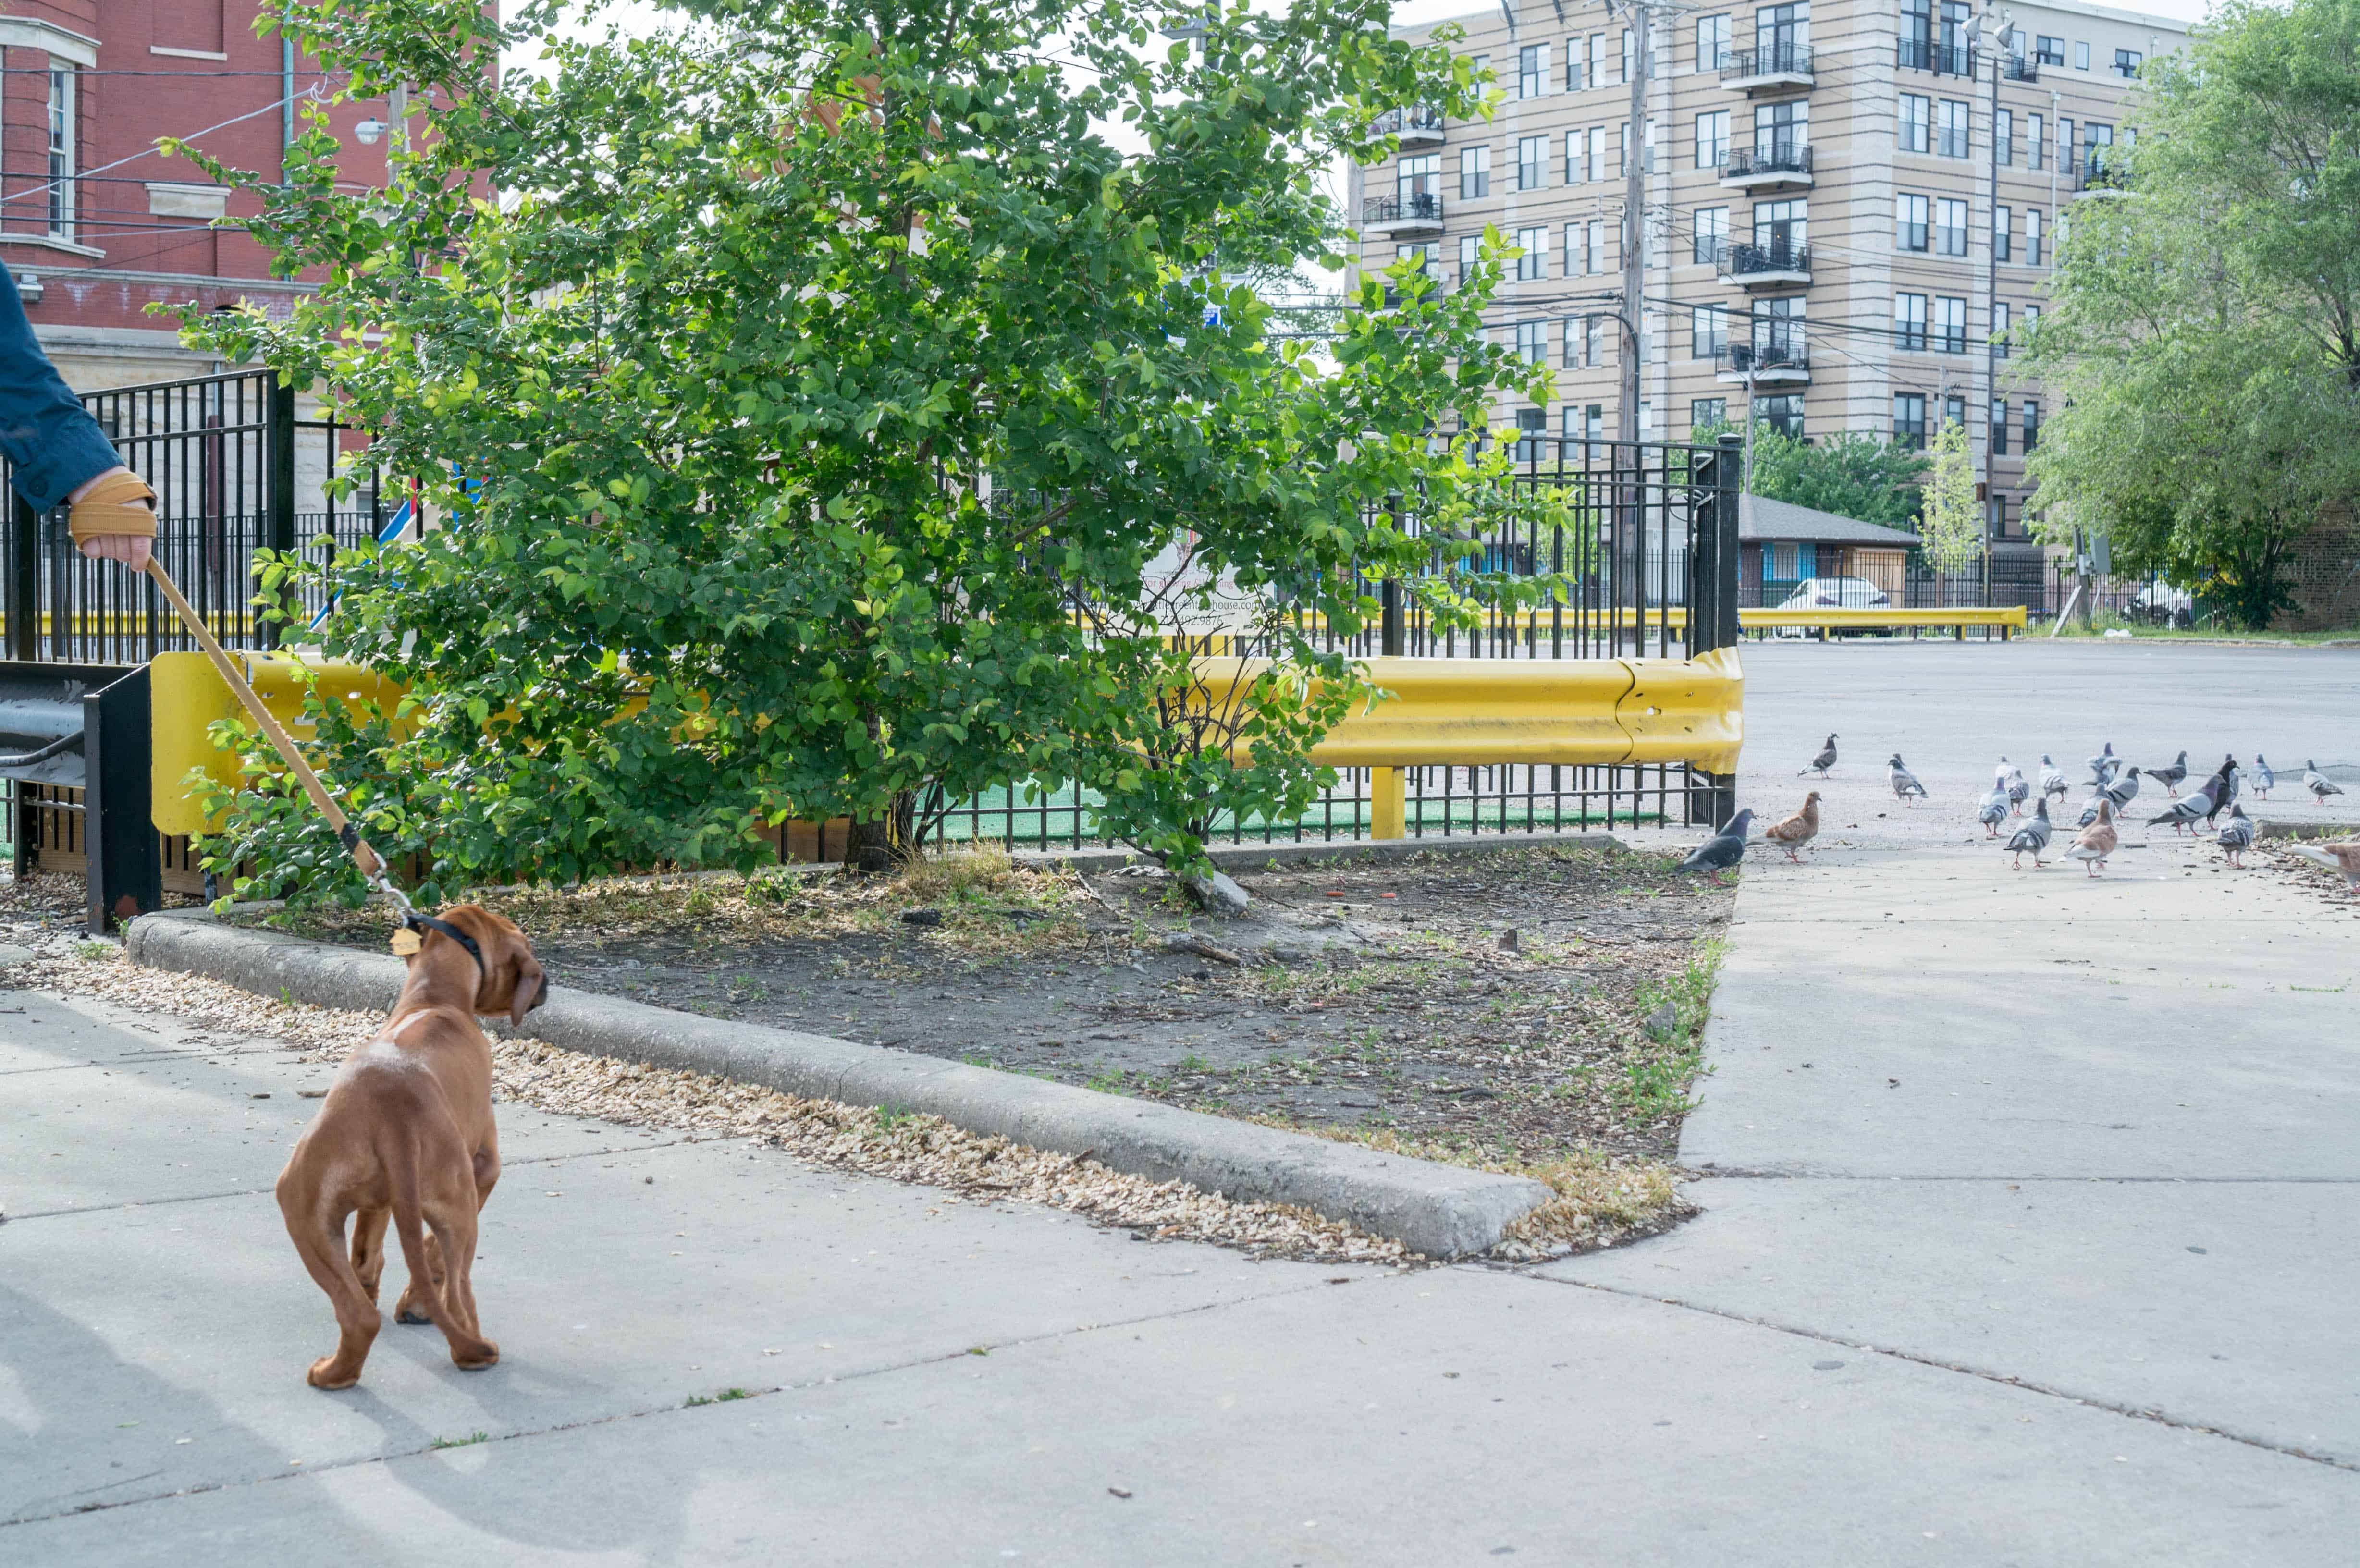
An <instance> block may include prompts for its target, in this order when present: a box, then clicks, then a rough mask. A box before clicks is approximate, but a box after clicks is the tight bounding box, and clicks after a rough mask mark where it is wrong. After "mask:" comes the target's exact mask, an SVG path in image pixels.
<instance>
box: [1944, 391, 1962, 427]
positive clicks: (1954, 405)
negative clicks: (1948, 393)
mask: <svg viewBox="0 0 2360 1568" xmlns="http://www.w3.org/2000/svg"><path fill="white" fill-rule="evenodd" d="M1942 423H1943V425H1944V426H1945V427H1948V426H1950V425H1956V426H1958V427H1959V429H1961V430H1965V429H1966V428H1967V400H1966V399H1965V398H1964V397H1945V398H1943V399H1942Z"/></svg>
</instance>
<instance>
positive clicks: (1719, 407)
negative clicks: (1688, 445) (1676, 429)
mask: <svg viewBox="0 0 2360 1568" xmlns="http://www.w3.org/2000/svg"><path fill="white" fill-rule="evenodd" d="M1727 423H1729V399H1728V398H1726V397H1697V398H1693V399H1691V400H1690V401H1689V403H1688V433H1689V434H1690V435H1691V436H1693V435H1695V434H1696V433H1697V432H1698V431H1699V430H1719V429H1720V428H1721V426H1723V425H1725V424H1727Z"/></svg>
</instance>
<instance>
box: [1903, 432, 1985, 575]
mask: <svg viewBox="0 0 2360 1568" xmlns="http://www.w3.org/2000/svg"><path fill="white" fill-rule="evenodd" d="M1927 455H1928V474H1927V478H1926V490H1925V503H1924V506H1923V508H1922V515H1921V516H1920V517H1919V519H1918V523H1917V534H1918V537H1919V539H1922V540H1923V541H1924V543H1923V546H1922V548H1923V549H1924V550H1925V553H1926V560H1927V561H1928V564H1930V565H1931V566H1932V567H1933V568H1934V569H1935V570H1936V571H1937V572H1964V571H1965V570H1966V569H1967V568H1968V567H1970V566H1972V565H1973V564H1974V563H1975V562H1976V561H1980V560H1982V559H1983V517H1982V514H1981V510H1980V508H1978V507H1977V506H1976V505H1975V465H1974V459H1973V457H1972V455H1970V453H1969V452H1968V450H1967V430H1966V427H1965V426H1963V425H1961V424H1960V423H1958V422H1957V421H1956V420H1954V419H1945V420H1944V421H1943V422H1942V428H1941V429H1940V430H1939V431H1937V432H1935V436H1934V442H1933V446H1932V447H1931V449H1930V450H1929V451H1928V454H1927Z"/></svg>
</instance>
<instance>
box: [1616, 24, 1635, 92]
mask: <svg viewBox="0 0 2360 1568" xmlns="http://www.w3.org/2000/svg"><path fill="white" fill-rule="evenodd" d="M1638 69H1639V65H1638V58H1637V56H1636V55H1635V54H1633V51H1632V38H1631V29H1630V28H1628V27H1625V28H1623V29H1622V75H1620V76H1618V77H1616V78H1615V79H1614V80H1616V81H1617V82H1628V81H1630V80H1631V77H1632V73H1633V72H1634V71H1637V70H1638Z"/></svg>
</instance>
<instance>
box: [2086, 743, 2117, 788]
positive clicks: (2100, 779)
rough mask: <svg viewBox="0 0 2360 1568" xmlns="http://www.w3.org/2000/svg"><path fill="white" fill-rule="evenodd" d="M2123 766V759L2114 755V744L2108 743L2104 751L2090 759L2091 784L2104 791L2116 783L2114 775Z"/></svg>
mask: <svg viewBox="0 0 2360 1568" xmlns="http://www.w3.org/2000/svg"><path fill="white" fill-rule="evenodd" d="M2122 765H2123V759H2122V758H2121V757H2116V756H2115V755H2114V742H2113V741H2108V742H2107V743H2106V745H2105V749H2104V750H2103V751H2101V752H2099V753H2098V755H2097V756H2095V757H2092V758H2090V782H2091V783H2092V785H2094V786H2095V787H2097V788H2098V789H2104V788H2105V787H2106V786H2107V785H2109V784H2111V783H2113V782H2114V774H2115V773H2116V772H2117V771H2118V770H2119V769H2120V768H2122Z"/></svg>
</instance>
